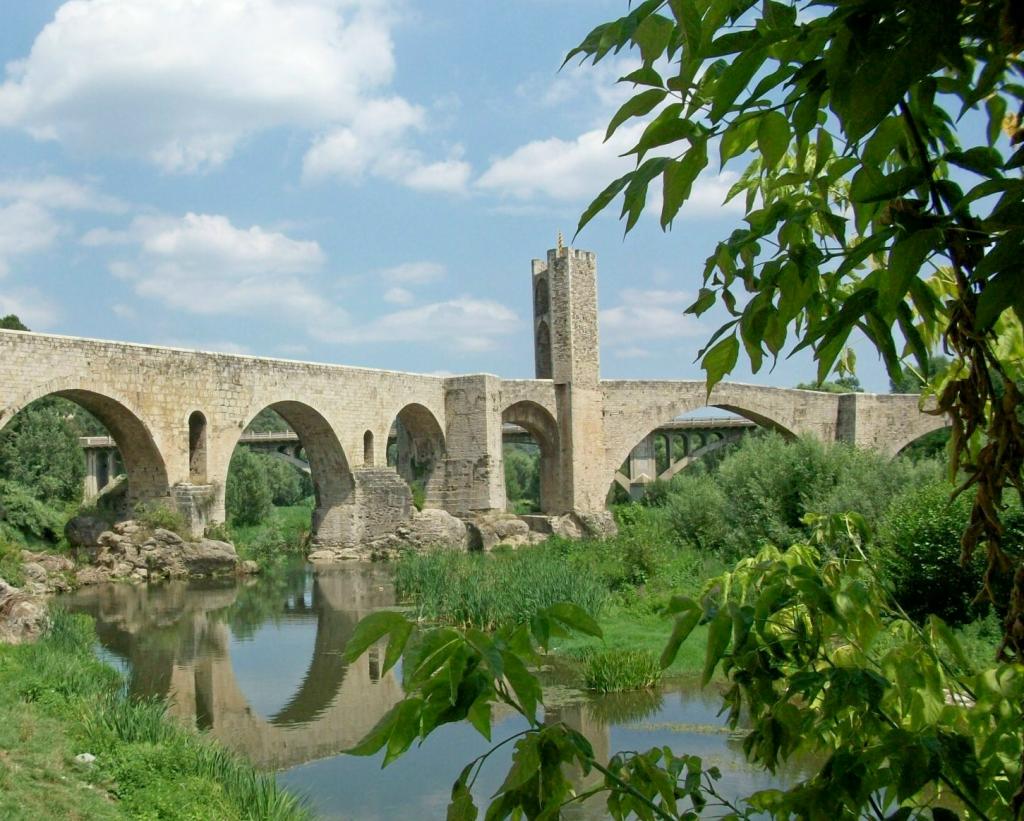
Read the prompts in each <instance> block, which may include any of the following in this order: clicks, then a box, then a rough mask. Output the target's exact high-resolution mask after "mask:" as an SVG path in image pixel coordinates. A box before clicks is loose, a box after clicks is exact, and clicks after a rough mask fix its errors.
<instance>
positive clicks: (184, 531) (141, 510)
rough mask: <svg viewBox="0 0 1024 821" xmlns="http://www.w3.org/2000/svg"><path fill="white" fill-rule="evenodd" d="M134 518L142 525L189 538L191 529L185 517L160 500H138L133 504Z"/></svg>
mask: <svg viewBox="0 0 1024 821" xmlns="http://www.w3.org/2000/svg"><path fill="white" fill-rule="evenodd" d="M134 516H135V520H136V521H138V522H140V523H141V524H142V525H143V526H145V527H148V528H150V529H151V530H156V529H157V528H162V529H163V530H170V531H171V532H172V533H177V534H178V535H179V536H181V537H182V538H184V539H188V538H191V536H192V531H191V528H189V526H188V523H187V522H186V521H185V517H184V516H182V515H181V513H179V512H178V511H177V510H175V509H174V508H173V507H171V506H170V505H168V504H164V503H162V502H139V503H138V504H136V505H135V511H134Z"/></svg>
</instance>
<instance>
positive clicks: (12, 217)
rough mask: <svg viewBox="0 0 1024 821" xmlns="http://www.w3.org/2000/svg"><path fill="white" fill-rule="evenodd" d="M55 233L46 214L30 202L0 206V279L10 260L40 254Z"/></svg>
mask: <svg viewBox="0 0 1024 821" xmlns="http://www.w3.org/2000/svg"><path fill="white" fill-rule="evenodd" d="M59 233H60V227H59V226H58V225H57V222H56V220H54V218H53V217H52V216H51V214H50V212H49V211H47V210H46V209H45V208H42V207H40V206H39V205H37V204H36V203H34V202H30V201H28V200H18V201H17V202H13V203H11V204H10V205H5V206H0V276H3V275H4V274H6V273H7V271H8V269H9V266H10V259H11V257H16V256H22V255H25V254H31V253H34V252H36V251H42V250H44V249H45V248H48V247H49V246H51V245H52V244H53V242H54V240H56V239H57V235H58V234H59Z"/></svg>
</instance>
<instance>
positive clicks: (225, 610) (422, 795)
mask: <svg viewBox="0 0 1024 821" xmlns="http://www.w3.org/2000/svg"><path fill="white" fill-rule="evenodd" d="M64 601H65V605H66V606H67V607H68V608H69V609H70V610H73V611H75V612H83V613H88V614H89V615H91V616H92V617H93V618H94V619H95V620H96V630H97V633H98V635H99V647H98V648H97V652H98V653H99V654H100V655H101V656H102V657H103V658H104V659H105V660H107V661H109V662H110V663H111V664H113V665H115V666H116V667H118V668H119V669H121V670H122V671H123V672H124V674H125V677H126V682H127V684H126V686H127V688H128V690H129V692H130V693H132V694H133V695H139V696H160V697H166V698H168V699H169V702H170V712H171V713H172V714H173V715H174V716H176V717H177V718H178V719H180V720H182V721H184V722H186V723H189V724H192V725H194V726H196V727H199V728H200V729H203V730H206V731H209V732H210V733H211V734H212V735H213V736H215V737H216V738H217V739H219V740H220V741H221V742H222V743H224V744H225V745H227V746H228V747H230V748H232V749H234V750H236V751H237V752H239V753H241V754H242V755H244V756H246V757H247V758H248V759H250V760H251V761H252V762H253V763H254V764H256V765H257V766H259V767H262V768H264V769H267V770H272V771H275V772H276V773H277V778H278V780H279V781H280V783H281V784H283V785H284V786H286V787H288V788H289V789H291V790H294V791H296V792H298V793H300V794H302V795H304V796H306V797H307V799H308V800H309V802H310V803H311V805H312V806H313V807H314V809H315V811H316V812H317V813H318V815H320V816H321V817H323V818H330V819H361V820H362V819H393V818H422V819H433V818H444V816H445V809H446V806H447V802H448V796H449V791H450V788H451V784H452V782H453V781H454V779H455V778H456V777H457V776H458V773H459V771H460V770H461V769H462V767H463V766H464V765H465V764H466V763H468V762H469V760H470V759H472V758H474V757H476V756H478V755H480V754H482V753H483V752H485V751H486V750H487V749H488V747H489V744H488V743H487V742H486V741H485V740H484V739H483V738H482V737H481V736H480V735H479V734H477V733H476V731H475V730H473V729H472V728H471V727H470V726H469V725H468V724H465V723H462V724H454V725H450V726H447V727H444V728H442V729H441V730H439V731H437V732H436V733H434V734H433V735H432V736H431V737H430V738H429V739H428V740H427V741H426V743H424V744H423V745H422V746H419V747H415V746H414V747H413V749H411V750H410V751H409V752H408V753H407V754H406V755H405V756H404V757H402V758H401V759H399V760H398V761H396V762H394V763H392V764H391V765H389V766H388V767H387V768H386V769H384V770H381V768H380V762H381V757H380V756H377V757H374V758H360V757H356V756H350V755H345V754H344V753H343V751H344V750H345V749H347V748H349V747H351V746H352V745H354V744H355V743H356V742H357V741H359V739H360V738H361V737H362V736H363V735H364V734H365V733H366V732H367V731H368V730H370V729H371V728H372V727H373V726H374V724H375V723H376V722H377V720H378V719H380V718H381V716H383V715H384V714H385V713H386V712H387V710H388V709H389V708H390V707H391V706H392V705H393V704H394V703H395V702H396V701H397V700H398V699H400V698H401V697H402V689H401V685H400V671H398V670H392V671H389V672H388V673H387V674H383V675H382V674H381V672H380V666H381V659H380V657H379V656H378V655H377V654H376V653H375V652H374V651H371V652H370V653H369V654H368V655H366V656H363V657H362V658H361V659H359V661H358V662H357V663H355V664H352V665H346V664H345V663H344V662H343V660H342V651H343V650H344V647H345V644H346V642H347V641H348V639H349V637H350V636H351V635H352V631H353V629H354V627H355V625H356V623H357V622H358V621H359V619H360V618H362V617H363V616H365V615H366V614H368V613H370V612H372V611H373V610H375V609H378V608H381V607H391V606H394V604H395V597H394V588H393V585H392V583H391V578H390V574H389V571H388V568H387V566H386V565H372V564H351V565H344V566H340V567H330V568H316V569H314V568H313V567H311V566H309V565H306V564H296V565H294V566H290V567H288V568H286V569H283V570H279V572H277V573H274V574H271V575H268V576H265V577H261V578H258V579H255V580H252V579H249V580H241V581H239V580H235V579H230V580H221V581H192V582H172V583H168V584H163V585H159V586H156V585H154V586H151V587H150V586H145V585H141V586H131V585H127V584H116V585H115V584H109V585H101V586H97V587H89V588H84V589H82V590H80V591H78V592H77V593H74V594H72V595H70V596H68V597H66V598H65V600H64ZM545 702H546V704H547V705H548V709H547V714H546V715H547V720H562V721H565V722H566V723H567V724H569V725H571V726H573V727H575V728H576V729H579V730H581V731H582V732H584V733H585V734H586V735H587V736H588V738H590V740H591V742H592V744H593V745H594V748H595V751H596V753H597V754H598V756H602V755H603V756H607V755H609V754H610V753H611V752H613V751H617V750H645V749H648V748H650V747H653V746H661V745H668V746H670V747H671V748H672V749H673V750H674V751H676V752H677V753H684V752H685V753H689V754H696V755H699V756H701V757H702V759H703V760H704V762H705V765H706V766H711V765H716V766H718V767H719V768H720V769H721V770H722V773H723V777H722V780H721V781H720V782H719V785H720V790H721V792H722V793H723V794H724V795H727V796H730V797H734V796H737V795H744V794H749V793H750V792H752V791H754V790H757V789H764V788H768V787H771V786H777V784H778V781H777V780H776V779H771V778H770V777H769V776H767V775H765V774H764V773H762V772H760V771H757V770H755V769H753V768H751V767H750V766H749V765H748V764H747V763H746V762H745V761H744V759H743V755H742V749H741V742H740V741H739V740H738V739H737V738H736V737H734V736H732V735H730V734H729V733H728V732H727V730H726V728H725V727H724V726H723V719H722V718H721V717H719V716H718V715H717V712H718V709H719V706H720V700H719V698H718V694H717V693H716V692H714V691H713V690H701V689H699V688H697V687H695V686H694V685H693V684H692V683H688V682H680V681H675V682H670V683H668V684H667V685H665V686H664V687H663V689H662V690H660V691H658V692H644V693H634V694H621V695H617V696H602V697H596V696H591V695H588V694H587V693H584V692H581V691H579V690H576V689H573V688H572V687H570V686H566V683H565V678H564V676H559V675H558V674H557V672H555V673H552V674H549V675H548V676H547V687H546V690H545ZM496 715H498V720H497V722H496V726H495V729H494V734H493V738H494V740H495V741H499V740H501V739H503V738H505V737H507V736H508V735H511V734H512V733H515V732H517V731H518V730H520V729H522V728H523V727H524V726H525V724H524V723H523V722H522V721H521V719H519V718H518V716H516V715H514V714H508V715H505V716H501V715H500V714H496ZM509 746H510V745H509ZM509 746H506V747H505V748H503V749H502V750H500V751H499V753H498V754H496V755H494V756H492V758H491V759H489V760H488V764H487V766H485V767H484V769H483V771H482V773H481V776H480V778H479V779H478V781H477V783H476V786H475V788H474V794H475V796H476V800H477V803H478V804H486V801H487V798H488V796H490V795H491V794H492V793H493V792H494V790H495V789H496V788H497V787H498V785H499V784H500V783H501V781H502V779H503V778H504V775H505V773H506V771H507V769H508V766H509V762H510V758H509V756H510V749H509ZM795 774H798V773H797V772H794V773H790V774H789V776H792V775H795ZM782 778H783V780H788V778H787V775H786V774H783V776H782ZM577 780H578V782H579V787H583V786H584V779H583V778H582V776H581V775H579V776H578V778H577ZM590 781H591V779H589V778H588V779H586V783H590ZM567 817H572V818H585V819H591V818H603V817H605V814H604V812H603V802H602V800H601V799H600V798H594V799H591V800H590V801H589V802H588V803H587V804H586V805H584V806H579V807H574V808H572V811H571V812H570V813H567Z"/></svg>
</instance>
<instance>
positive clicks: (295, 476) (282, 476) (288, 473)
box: [232, 453, 305, 507]
mask: <svg viewBox="0 0 1024 821" xmlns="http://www.w3.org/2000/svg"><path fill="white" fill-rule="evenodd" d="M253 455H255V456H256V458H257V459H258V460H260V461H261V462H262V463H263V469H264V470H265V471H266V474H267V484H268V486H269V487H270V501H271V503H272V504H274V505H277V506H279V507H286V506H289V505H296V504H298V503H299V502H300V501H301V500H302V497H303V496H304V495H305V494H304V493H303V486H302V477H301V475H300V474H299V471H298V470H296V469H295V467H293V466H292V465H289V464H288V463H287V462H285V461H284V460H282V459H277V458H275V457H273V456H268V455H266V454H263V453H256V454H253ZM233 461H234V460H233V459H232V462H233Z"/></svg>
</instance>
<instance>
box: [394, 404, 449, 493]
mask: <svg viewBox="0 0 1024 821" xmlns="http://www.w3.org/2000/svg"><path fill="white" fill-rule="evenodd" d="M394 418H395V423H394V426H393V428H392V430H393V432H394V438H393V439H390V440H389V442H388V453H387V463H388V465H389V466H391V467H394V468H395V470H396V471H397V472H398V475H399V476H401V477H402V478H403V479H404V480H405V481H406V482H407V483H408V485H409V487H410V488H411V489H413V490H414V494H415V489H416V488H419V489H421V490H422V492H423V505H424V507H441V506H442V502H443V489H444V458H445V438H444V431H443V430H442V429H441V425H440V423H439V422H438V421H437V417H436V416H434V414H433V412H432V411H431V410H430V409H429V408H427V407H426V406H425V405H421V404H419V403H418V402H411V403H409V404H408V405H405V406H404V407H403V408H402V409H401V410H399V411H398V413H397V414H395V417H394Z"/></svg>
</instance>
